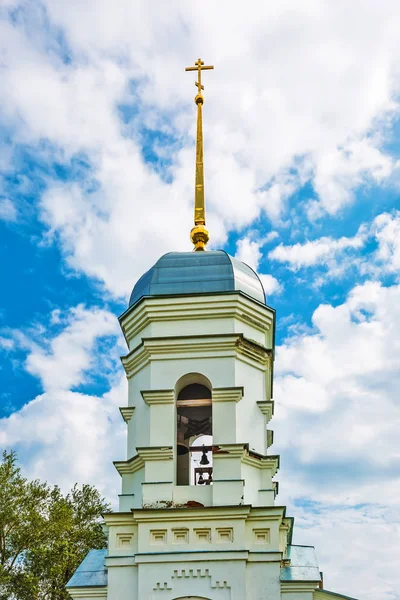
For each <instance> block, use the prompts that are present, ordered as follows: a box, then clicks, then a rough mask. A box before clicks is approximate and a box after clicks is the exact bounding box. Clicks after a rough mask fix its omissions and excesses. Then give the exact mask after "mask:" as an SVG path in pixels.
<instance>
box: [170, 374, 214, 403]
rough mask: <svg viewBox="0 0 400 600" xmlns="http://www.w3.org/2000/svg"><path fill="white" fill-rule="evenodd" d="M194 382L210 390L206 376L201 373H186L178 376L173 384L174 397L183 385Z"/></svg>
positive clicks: (209, 383)
mask: <svg viewBox="0 0 400 600" xmlns="http://www.w3.org/2000/svg"><path fill="white" fill-rule="evenodd" d="M196 383H197V384H199V385H204V387H206V388H208V389H209V390H210V392H211V390H212V385H211V381H210V380H209V379H208V377H206V376H205V375H203V374H202V373H186V375H183V376H182V377H180V378H179V379H178V381H177V382H176V384H175V397H176V398H177V397H178V396H179V393H180V392H181V391H182V390H183V388H184V387H187V386H189V385H193V384H196Z"/></svg>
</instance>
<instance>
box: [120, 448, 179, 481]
mask: <svg viewBox="0 0 400 600" xmlns="http://www.w3.org/2000/svg"><path fill="white" fill-rule="evenodd" d="M136 451H137V454H136V455H135V456H133V457H132V458H130V459H129V460H116V461H114V466H115V468H116V469H117V471H118V473H119V474H120V475H126V474H132V473H136V471H140V469H143V467H144V465H145V462H146V461H151V460H153V461H154V460H172V457H173V449H172V446H155V447H150V448H136Z"/></svg>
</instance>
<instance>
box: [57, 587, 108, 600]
mask: <svg viewBox="0 0 400 600" xmlns="http://www.w3.org/2000/svg"><path fill="white" fill-rule="evenodd" d="M67 592H68V594H69V595H70V596H71V598H107V586H101V587H100V586H97V587H96V586H94V587H76V588H71V587H67Z"/></svg>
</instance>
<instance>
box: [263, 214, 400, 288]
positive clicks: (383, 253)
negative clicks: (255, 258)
mask: <svg viewBox="0 0 400 600" xmlns="http://www.w3.org/2000/svg"><path fill="white" fill-rule="evenodd" d="M367 242H374V243H375V246H376V247H374V248H372V249H369V250H368V251H365V246H366V244H367ZM268 258H269V259H271V260H274V261H277V262H280V263H284V264H286V265H287V266H288V267H289V268H290V269H292V270H295V271H296V270H299V269H302V268H309V267H324V268H327V269H328V270H327V273H326V276H325V277H323V276H322V277H321V276H320V277H317V276H316V275H315V273H314V282H317V283H324V282H325V281H327V280H328V279H332V278H337V277H340V276H342V275H344V274H346V272H347V271H348V269H350V268H357V269H358V270H359V272H360V274H362V275H372V276H373V277H374V278H376V279H380V278H381V277H382V276H384V275H387V274H398V273H399V271H400V211H396V210H395V211H393V212H392V213H382V214H380V215H378V216H377V217H375V219H374V220H373V221H372V222H371V223H369V224H363V225H361V226H360V228H359V230H358V231H357V233H356V235H355V236H353V237H341V238H339V239H334V238H332V237H322V238H318V239H316V240H313V241H311V242H305V243H303V244H301V243H297V244H293V245H291V246H285V245H284V244H279V245H278V246H276V247H275V248H273V250H271V251H270V252H269V253H268Z"/></svg>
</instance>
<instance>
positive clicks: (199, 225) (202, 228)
mask: <svg viewBox="0 0 400 600" xmlns="http://www.w3.org/2000/svg"><path fill="white" fill-rule="evenodd" d="M194 64H195V66H194V67H186V69H185V70H186V71H197V73H198V75H197V81H196V82H195V86H196V87H197V94H196V97H195V99H194V101H195V103H196V105H197V135H196V177H195V187H194V227H193V229H192V231H191V232H190V239H191V240H192V242H193V244H194V248H195V250H204V249H205V247H206V244H207V242H208V240H209V235H208V231H207V228H206V205H205V201H204V164H203V116H202V109H203V102H204V98H203V94H202V93H201V92H202V90H204V85H202V83H201V72H202V71H205V70H208V69H213V68H214V67H212V66H204V62H203V61H202V60H201V58H199V59H198V60H196V62H195V63H194Z"/></svg>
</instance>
